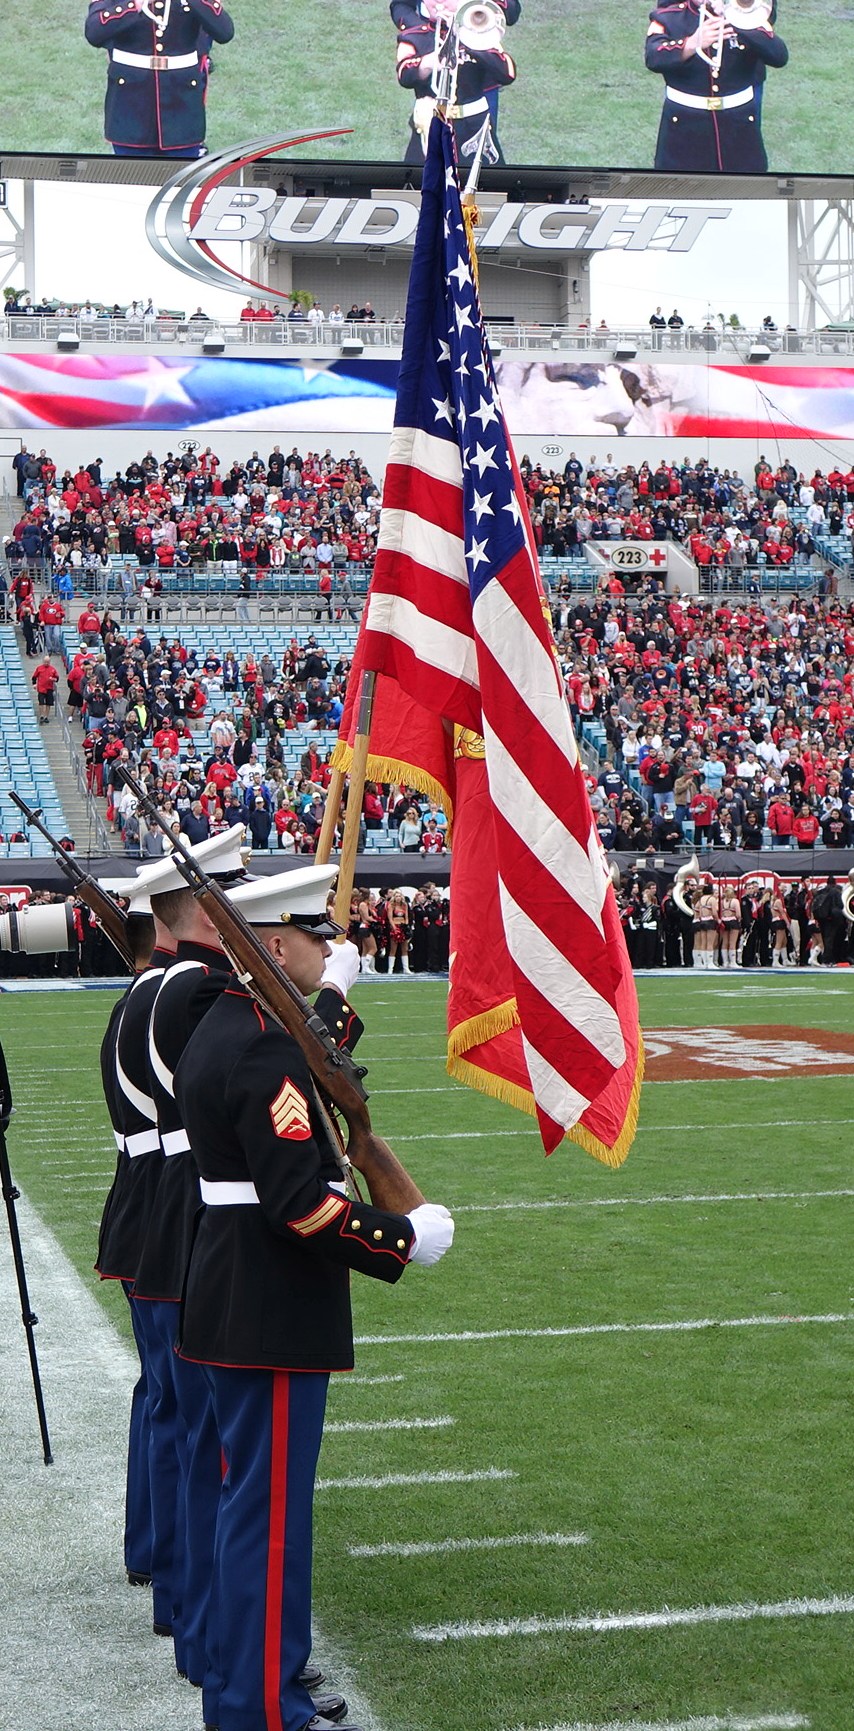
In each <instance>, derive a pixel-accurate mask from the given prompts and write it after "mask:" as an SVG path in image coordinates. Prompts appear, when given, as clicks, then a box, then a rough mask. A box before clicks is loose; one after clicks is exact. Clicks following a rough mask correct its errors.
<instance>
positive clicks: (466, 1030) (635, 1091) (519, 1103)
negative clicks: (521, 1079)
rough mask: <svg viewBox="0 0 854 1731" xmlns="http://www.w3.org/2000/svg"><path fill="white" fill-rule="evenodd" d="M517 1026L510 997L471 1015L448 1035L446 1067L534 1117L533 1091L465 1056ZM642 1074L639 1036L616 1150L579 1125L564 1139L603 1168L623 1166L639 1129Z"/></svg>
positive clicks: (482, 1091)
mask: <svg viewBox="0 0 854 1731" xmlns="http://www.w3.org/2000/svg"><path fill="white" fill-rule="evenodd" d="M518 1026H519V1012H518V1009H517V1007H516V1000H515V998H509V999H508V1000H507V1002H506V1003H504V1004H496V1006H495V1008H494V1009H493V1010H486V1011H484V1012H483V1014H482V1015H480V1016H472V1017H471V1018H470V1019H469V1020H468V1021H467V1022H460V1024H459V1026H458V1027H456V1028H454V1030H453V1032H452V1033H451V1034H449V1036H448V1060H447V1065H446V1068H447V1072H448V1075H449V1076H452V1077H454V1078H455V1079H456V1080H457V1081H458V1082H464V1083H465V1084H466V1086H467V1087H469V1088H475V1089H476V1090H477V1092H478V1093H480V1094H488V1095H489V1096H490V1098H491V1099H493V1100H500V1101H501V1102H502V1104H503V1105H505V1106H514V1107H515V1108H516V1110H517V1111H518V1112H527V1113H528V1115H529V1117H531V1118H535V1117H536V1115H537V1107H536V1102H535V1100H534V1096H533V1094H532V1093H531V1091H530V1089H528V1088H521V1087H520V1086H519V1084H518V1083H517V1082H509V1081H507V1079H506V1078H505V1077H504V1076H496V1075H495V1074H493V1072H491V1071H489V1070H482V1069H481V1068H480V1067H479V1065H477V1064H472V1063H470V1062H469V1060H468V1059H467V1058H466V1057H465V1053H466V1052H467V1051H470V1050H471V1048H472V1047H473V1046H482V1045H485V1044H486V1042H487V1040H491V1039H494V1038H495V1036H496V1035H497V1034H506V1033H507V1031H508V1029H509V1028H515V1027H518ZM643 1074H644V1050H643V1038H642V1037H641V1036H639V1045H638V1061H637V1066H636V1069H635V1076H634V1081H633V1083H632V1091H631V1094H630V1096H629V1102H628V1106H627V1108H626V1116H625V1120H624V1122H623V1127H622V1129H621V1131H620V1134H619V1136H618V1137H617V1140H616V1142H615V1143H614V1144H613V1147H609V1145H608V1143H607V1142H602V1141H600V1139H599V1137H598V1136H594V1135H592V1134H591V1132H590V1131H589V1130H587V1129H586V1128H585V1126H584V1125H583V1124H576V1125H574V1126H573V1128H572V1129H571V1130H568V1131H567V1133H566V1137H565V1140H566V1141H569V1142H575V1143H577V1145H578V1147H579V1148H583V1149H584V1152H585V1154H591V1155H592V1156H593V1159H594V1160H599V1161H601V1163H602V1165H603V1166H611V1167H614V1168H616V1167H618V1166H622V1164H623V1162H624V1160H625V1159H626V1156H627V1154H628V1152H629V1149H630V1148H631V1145H632V1143H633V1141H634V1138H635V1132H636V1130H637V1123H638V1113H639V1111H640V1095H641V1085H642V1083H643Z"/></svg>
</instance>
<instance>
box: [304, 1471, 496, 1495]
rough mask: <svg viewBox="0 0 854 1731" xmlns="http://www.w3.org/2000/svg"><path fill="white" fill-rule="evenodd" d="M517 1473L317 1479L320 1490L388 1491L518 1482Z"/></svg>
mask: <svg viewBox="0 0 854 1731" xmlns="http://www.w3.org/2000/svg"><path fill="white" fill-rule="evenodd" d="M518 1477H519V1474H518V1473H514V1472H510V1471H508V1470H507V1469H506V1468H502V1467H484V1468H483V1469H482V1470H481V1471H479V1472H470V1473H466V1472H453V1471H450V1470H449V1471H446V1472H435V1473H380V1474H378V1475H376V1476H375V1477H359V1478H345V1479H318V1480H317V1485H316V1489H317V1490H319V1491H389V1490H394V1489H396V1488H397V1487H398V1486H404V1485H479V1484H486V1483H489V1484H492V1483H493V1482H494V1481H495V1480H496V1479H517V1478H518Z"/></svg>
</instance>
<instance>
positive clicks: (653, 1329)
mask: <svg viewBox="0 0 854 1731" xmlns="http://www.w3.org/2000/svg"><path fill="white" fill-rule="evenodd" d="M848 1322H854V1311H838V1312H830V1313H829V1314H828V1315H827V1316H702V1317H699V1318H697V1319H696V1320H693V1319H692V1320H691V1321H687V1322H586V1323H577V1324H574V1325H570V1326H569V1327H566V1328H466V1329H460V1330H459V1331H455V1332H451V1333H447V1334H438V1333H437V1334H360V1335H357V1336H356V1345H357V1346H434V1345H442V1346H451V1345H455V1344H463V1345H467V1344H468V1343H469V1342H472V1341H482V1340H566V1339H569V1338H576V1339H577V1338H579V1337H583V1336H585V1335H594V1334H697V1333H699V1332H701V1331H702V1330H703V1329H707V1328H792V1327H796V1326H797V1327H802V1326H804V1325H811V1326H815V1327H831V1326H834V1325H836V1324H838V1323H848Z"/></svg>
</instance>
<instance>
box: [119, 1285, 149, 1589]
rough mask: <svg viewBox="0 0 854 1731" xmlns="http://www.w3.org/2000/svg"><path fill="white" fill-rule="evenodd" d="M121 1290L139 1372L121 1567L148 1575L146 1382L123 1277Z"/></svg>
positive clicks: (134, 1316) (132, 1405)
mask: <svg viewBox="0 0 854 1731" xmlns="http://www.w3.org/2000/svg"><path fill="white" fill-rule="evenodd" d="M121 1285H122V1290H123V1292H124V1294H125V1297H126V1299H127V1301H128V1304H129V1305H130V1319H131V1326H132V1328H133V1337H134V1340H135V1341H136V1350H137V1352H138V1353H139V1365H140V1373H139V1376H138V1377H137V1379H136V1382H135V1383H134V1388H133V1394H132V1395H131V1403H130V1430H129V1432H128V1471H127V1489H126V1492H125V1568H126V1569H128V1570H129V1571H130V1573H131V1574H132V1575H150V1574H151V1491H150V1488H149V1482H148V1438H149V1421H148V1381H147V1378H146V1374H145V1342H144V1339H143V1334H142V1330H141V1328H140V1324H139V1317H138V1315H137V1309H136V1305H135V1304H134V1300H133V1286H132V1283H131V1282H130V1281H129V1280H123V1281H122V1283H121Z"/></svg>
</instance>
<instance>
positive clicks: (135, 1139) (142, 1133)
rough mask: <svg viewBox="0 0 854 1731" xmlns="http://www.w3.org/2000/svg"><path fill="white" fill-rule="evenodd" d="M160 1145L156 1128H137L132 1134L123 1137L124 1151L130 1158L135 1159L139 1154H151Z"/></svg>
mask: <svg viewBox="0 0 854 1731" xmlns="http://www.w3.org/2000/svg"><path fill="white" fill-rule="evenodd" d="M159 1147H160V1137H159V1136H158V1134H157V1131H156V1130H137V1131H136V1132H135V1134H134V1135H133V1136H126V1137H125V1153H126V1154H127V1155H128V1156H129V1157H130V1159H131V1160H136V1159H137V1157H138V1156H139V1155H140V1154H153V1153H154V1152H155V1150H156V1149H158V1148H159Z"/></svg>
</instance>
